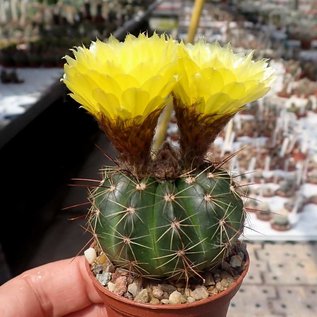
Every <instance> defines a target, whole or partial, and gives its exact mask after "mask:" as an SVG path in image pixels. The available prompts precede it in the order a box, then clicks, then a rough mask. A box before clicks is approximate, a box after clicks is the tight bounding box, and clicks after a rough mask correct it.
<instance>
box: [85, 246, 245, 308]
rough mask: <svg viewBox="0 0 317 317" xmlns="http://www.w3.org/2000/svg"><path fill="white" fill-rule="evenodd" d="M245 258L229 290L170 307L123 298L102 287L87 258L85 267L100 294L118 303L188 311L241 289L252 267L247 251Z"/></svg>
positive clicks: (170, 305)
mask: <svg viewBox="0 0 317 317" xmlns="http://www.w3.org/2000/svg"><path fill="white" fill-rule="evenodd" d="M245 256H246V260H245V264H244V269H243V271H242V273H241V274H240V275H239V277H238V278H237V279H236V280H234V282H233V283H232V284H231V285H230V287H229V288H227V289H226V290H224V291H221V292H220V293H218V294H215V295H212V296H209V297H207V298H205V299H201V300H197V301H195V302H193V303H185V304H168V305H163V304H150V303H146V304H144V303H138V302H135V301H133V300H131V299H127V298H125V297H123V296H120V295H117V294H115V293H113V292H111V291H109V290H108V289H107V288H106V287H104V286H102V285H101V284H100V283H99V281H98V280H97V279H96V277H95V275H94V274H93V272H92V271H91V269H90V264H89V263H88V261H87V260H86V258H85V266H86V269H87V270H88V273H89V276H90V278H91V280H92V282H93V284H94V286H95V287H97V288H98V290H99V291H100V292H102V293H104V294H105V295H106V296H109V297H111V298H112V299H114V300H116V301H119V302H123V303H125V304H128V305H133V306H136V307H139V308H146V309H150V310H158V309H160V310H180V309H188V308H193V307H197V306H202V305H204V304H206V303H209V302H211V301H216V300H217V299H220V298H222V297H225V296H227V295H229V294H230V293H231V292H233V291H234V290H235V289H236V288H239V287H240V285H241V284H242V281H243V280H244V278H245V276H246V274H247V273H248V271H249V267H250V257H249V254H248V251H247V250H245Z"/></svg>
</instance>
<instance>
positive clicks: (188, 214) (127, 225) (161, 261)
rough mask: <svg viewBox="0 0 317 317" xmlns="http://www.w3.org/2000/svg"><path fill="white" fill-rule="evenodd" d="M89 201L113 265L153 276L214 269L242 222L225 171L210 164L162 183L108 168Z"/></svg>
mask: <svg viewBox="0 0 317 317" xmlns="http://www.w3.org/2000/svg"><path fill="white" fill-rule="evenodd" d="M92 201H93V209H92V215H91V222H92V227H93V230H94V232H95V233H96V236H97V238H98V241H99V243H100V246H101V248H102V249H103V250H106V253H107V255H108V257H109V258H110V259H111V260H112V262H113V263H116V264H119V265H120V266H121V267H124V268H127V269H130V270H131V269H133V271H136V272H138V273H139V274H142V275H143V276H148V277H151V278H154V277H162V276H168V277H172V276H173V277H178V278H180V277H184V276H186V277H188V276H190V275H192V274H193V273H194V272H195V273H197V274H198V273H199V272H200V271H202V270H203V269H206V268H210V267H212V265H215V264H216V263H217V262H219V261H220V260H221V258H222V257H223V256H225V255H226V251H228V249H229V246H230V245H231V244H233V243H234V241H235V240H236V239H237V238H238V237H239V235H240V233H241V230H242V224H243V221H244V211H243V204H242V201H241V198H240V197H239V196H238V195H237V194H236V192H235V190H234V188H233V186H232V185H231V179H230V177H229V175H228V174H227V173H226V172H225V171H223V170H221V169H216V168H215V167H212V166H207V167H206V168H205V169H203V170H197V171H196V170H195V171H192V172H189V173H186V174H184V175H180V176H179V177H177V178H176V179H173V180H161V181H158V180H156V179H154V178H151V177H148V178H144V179H137V178H135V177H133V176H130V175H127V174H126V173H124V172H123V171H120V170H108V171H106V172H105V177H104V180H103V182H102V184H101V186H100V187H99V188H98V189H97V190H96V191H95V192H94V194H93V197H92Z"/></svg>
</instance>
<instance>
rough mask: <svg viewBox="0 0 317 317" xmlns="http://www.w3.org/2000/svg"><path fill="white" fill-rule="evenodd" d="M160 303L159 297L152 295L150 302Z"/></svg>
mask: <svg viewBox="0 0 317 317" xmlns="http://www.w3.org/2000/svg"><path fill="white" fill-rule="evenodd" d="M159 303H160V300H159V299H158V298H155V297H152V298H151V300H150V304H153V305H158V304H159Z"/></svg>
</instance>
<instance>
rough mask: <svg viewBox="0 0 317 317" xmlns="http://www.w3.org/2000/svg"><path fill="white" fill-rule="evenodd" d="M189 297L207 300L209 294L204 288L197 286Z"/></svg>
mask: <svg viewBox="0 0 317 317" xmlns="http://www.w3.org/2000/svg"><path fill="white" fill-rule="evenodd" d="M190 296H191V297H193V298H194V299H195V300H200V299H204V298H207V297H208V296H209V293H208V291H207V288H206V287H205V286H200V285H199V286H197V287H196V288H195V289H194V290H193V291H191V292H190Z"/></svg>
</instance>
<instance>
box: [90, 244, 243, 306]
mask: <svg viewBox="0 0 317 317" xmlns="http://www.w3.org/2000/svg"><path fill="white" fill-rule="evenodd" d="M90 249H91V248H90ZM92 253H93V254H95V256H94V259H93V258H91V257H90V258H89V259H88V258H87V256H86V258H87V260H88V262H89V263H91V264H90V267H91V270H92V272H93V274H94V275H95V277H96V279H97V280H98V281H99V282H100V284H101V285H103V286H104V287H106V288H107V289H108V290H109V291H111V292H113V293H115V294H117V295H120V296H123V297H125V298H128V299H131V300H134V301H136V302H139V303H150V304H162V305H168V304H185V303H192V302H195V301H198V300H201V299H205V298H207V297H209V296H213V295H215V294H218V293H220V292H222V291H224V290H226V289H227V288H229V287H230V286H231V284H232V283H233V282H234V281H235V280H236V279H237V278H238V277H239V276H240V274H241V273H242V272H243V271H244V269H245V265H246V260H247V251H246V245H245V244H244V243H242V242H240V241H239V242H238V243H237V245H236V246H234V247H233V248H232V251H231V253H230V254H229V255H228V256H227V257H226V258H225V259H224V260H223V261H222V263H221V264H219V265H218V266H217V267H216V268H214V269H213V270H212V271H207V272H203V273H200V277H191V278H190V279H189V280H188V281H187V282H186V281H183V280H179V281H170V280H168V279H164V280H148V279H145V278H142V277H140V276H138V275H136V274H134V273H133V272H129V271H127V270H124V269H121V268H116V267H114V266H113V265H112V263H111V262H110V261H109V260H108V259H107V257H106V256H105V254H104V253H102V252H100V251H99V250H98V249H94V250H92Z"/></svg>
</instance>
